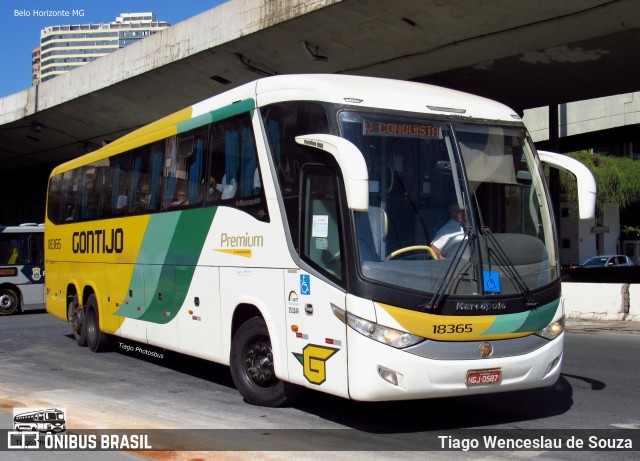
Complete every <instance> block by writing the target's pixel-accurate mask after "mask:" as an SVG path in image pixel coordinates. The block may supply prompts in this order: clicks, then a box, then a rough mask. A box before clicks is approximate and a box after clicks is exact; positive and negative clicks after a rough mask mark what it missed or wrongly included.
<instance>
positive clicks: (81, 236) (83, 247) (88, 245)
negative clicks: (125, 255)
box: [71, 228, 124, 254]
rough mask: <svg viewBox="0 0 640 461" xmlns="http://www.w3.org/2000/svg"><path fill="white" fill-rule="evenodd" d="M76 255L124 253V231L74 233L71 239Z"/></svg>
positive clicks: (102, 230)
mask: <svg viewBox="0 0 640 461" xmlns="http://www.w3.org/2000/svg"><path fill="white" fill-rule="evenodd" d="M71 248H72V250H73V252H74V253H82V254H84V253H106V254H110V253H122V250H123V249H124V231H123V230H122V228H118V229H95V230H90V231H82V232H74V233H73V235H72V237H71Z"/></svg>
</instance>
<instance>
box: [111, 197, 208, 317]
mask: <svg viewBox="0 0 640 461" xmlns="http://www.w3.org/2000/svg"><path fill="white" fill-rule="evenodd" d="M216 210H217V207H208V208H198V209H194V210H184V211H179V212H175V213H163V214H156V215H153V216H151V217H150V219H149V224H148V225H147V229H146V230H145V236H144V239H143V242H142V245H141V249H140V253H139V254H138V258H137V262H136V267H135V268H134V271H133V275H132V277H131V281H130V283H129V289H128V291H127V293H126V294H125V296H124V302H122V303H121V305H120V308H119V310H118V312H116V314H117V315H121V316H123V317H128V318H134V319H139V320H143V321H147V322H153V323H168V322H169V321H171V319H173V318H174V317H175V316H176V314H177V313H178V312H179V310H180V307H181V306H182V305H183V304H184V300H185V297H186V295H187V291H188V290H189V286H190V285H191V280H192V278H193V274H194V272H195V268H196V264H197V263H198V259H199V258H200V253H201V251H202V248H203V247H204V241H205V239H206V238H207V235H208V233H209V229H210V228H211V223H212V222H213V217H214V216H215V213H216ZM158 242H165V244H164V245H163V246H161V245H159V244H158Z"/></svg>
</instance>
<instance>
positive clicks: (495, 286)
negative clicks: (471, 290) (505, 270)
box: [482, 271, 502, 293]
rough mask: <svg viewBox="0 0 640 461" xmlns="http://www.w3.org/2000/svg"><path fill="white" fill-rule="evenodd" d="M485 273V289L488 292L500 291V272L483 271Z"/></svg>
mask: <svg viewBox="0 0 640 461" xmlns="http://www.w3.org/2000/svg"><path fill="white" fill-rule="evenodd" d="M482 273H483V275H484V277H483V278H484V291H485V292H486V293H500V291H502V289H501V288H500V274H499V273H498V272H497V271H482Z"/></svg>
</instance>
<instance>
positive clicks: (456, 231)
mask: <svg viewBox="0 0 640 461" xmlns="http://www.w3.org/2000/svg"><path fill="white" fill-rule="evenodd" d="M449 212H450V213H451V219H449V221H447V222H446V223H445V224H444V225H443V226H442V227H441V228H440V229H438V231H437V232H436V235H435V237H434V239H433V241H432V242H431V249H432V250H433V251H434V253H435V254H436V256H437V258H438V259H444V256H442V249H443V248H444V247H445V245H446V244H447V243H448V242H449V240H451V239H452V238H454V237H456V236H458V235H463V234H464V223H465V221H466V220H467V213H466V212H465V209H464V208H460V206H459V205H458V204H457V203H453V204H451V206H450V207H449Z"/></svg>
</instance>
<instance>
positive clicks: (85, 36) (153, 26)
mask: <svg viewBox="0 0 640 461" xmlns="http://www.w3.org/2000/svg"><path fill="white" fill-rule="evenodd" d="M169 26H170V24H169V23H168V22H166V21H158V20H157V19H156V15H155V14H154V13H122V14H120V16H118V17H117V18H116V20H115V21H113V22H108V23H100V24H70V25H63V26H50V27H47V28H45V29H43V30H42V31H40V46H39V47H38V48H35V49H34V50H33V60H32V62H33V69H32V71H33V84H34V85H35V84H37V83H40V82H45V81H47V80H50V79H52V78H53V77H55V76H56V75H60V74H64V73H66V72H69V71H70V70H73V69H75V68H76V67H80V66H84V65H85V64H87V63H88V62H91V61H93V60H94V59H97V58H99V57H101V56H104V55H106V54H109V53H111V52H113V51H116V50H118V49H120V48H124V47H125V46H127V45H130V44H131V43H133V42H136V41H138V40H141V39H143V38H145V37H148V36H149V35H152V34H155V33H156V32H159V31H161V30H163V29H166V28H167V27H169Z"/></svg>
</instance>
